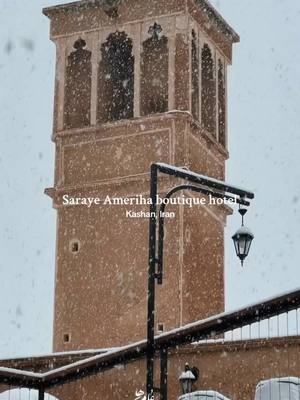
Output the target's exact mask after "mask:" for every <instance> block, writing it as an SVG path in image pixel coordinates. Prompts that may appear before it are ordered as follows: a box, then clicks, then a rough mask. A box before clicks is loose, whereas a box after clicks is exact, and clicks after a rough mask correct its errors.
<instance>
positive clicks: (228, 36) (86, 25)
mask: <svg viewBox="0 0 300 400" xmlns="http://www.w3.org/2000/svg"><path fill="white" fill-rule="evenodd" d="M111 10H117V12H116V13H110V11H111ZM43 13H44V14H45V15H46V16H47V17H49V18H50V20H51V38H52V39H53V38H56V37H61V36H65V35H70V34H72V33H76V32H78V33H79V32H83V31H93V30H99V29H102V28H104V27H107V26H112V25H115V24H117V25H124V24H130V23H134V22H137V21H139V20H140V21H142V20H150V19H153V18H156V17H162V16H168V15H171V14H177V15H179V14H190V15H191V16H192V18H193V19H194V20H195V21H197V22H198V23H199V24H200V25H201V27H202V29H203V31H205V32H206V33H207V34H208V35H209V36H210V37H211V38H213V40H214V41H215V42H216V44H219V45H220V47H223V49H224V42H225V43H226V45H227V46H225V47H227V49H226V53H227V54H226V56H227V57H228V59H230V60H231V46H232V44H233V43H236V42H239V36H238V34H237V33H236V32H235V31H234V29H233V28H231V26H230V25H229V24H228V23H227V22H226V21H225V20H224V18H223V17H222V16H221V15H220V14H219V13H218V11H217V10H216V9H215V8H214V7H213V6H212V5H211V3H210V2H209V1H208V0H164V1H163V2H161V1H158V0H149V1H146V2H145V1H144V0H82V1H76V2H71V3H66V4H60V5H56V6H53V7H46V8H44V9H43Z"/></svg>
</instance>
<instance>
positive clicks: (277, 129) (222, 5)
mask: <svg viewBox="0 0 300 400" xmlns="http://www.w3.org/2000/svg"><path fill="white" fill-rule="evenodd" d="M58 3H60V1H52V2H51V0H48V1H45V0H31V1H30V2H27V1H26V2H25V1H24V0H2V1H1V4H0V33H1V38H2V40H1V46H0V55H1V56H0V81H1V83H0V88H1V89H0V103H1V105H0V124H1V125H0V127H1V131H0V132H1V133H0V179H1V186H0V210H1V217H0V239H1V240H0V321H1V330H0V358H3V357H11V356H12V357H14V356H19V355H26V354H38V353H44V352H49V351H51V340H52V319H53V285H54V254H55V212H54V211H53V210H52V205H51V201H50V199H49V198H47V197H46V196H45V195H44V194H43V190H44V188H45V187H50V186H52V185H53V162H54V152H53V150H54V148H53V144H52V142H51V139H50V135H51V125H52V104H53V85H54V60H55V52H54V45H53V44H52V43H51V42H50V41H49V39H48V30H49V23H48V20H47V18H46V17H44V16H43V15H42V13H41V9H42V7H44V6H48V5H52V4H58ZM213 4H214V5H215V6H216V7H217V9H218V10H219V11H220V12H221V13H222V15H223V16H224V17H225V18H226V19H227V20H228V22H230V24H231V25H232V26H233V27H234V29H235V30H236V31H237V32H238V33H239V34H240V36H241V43H240V44H238V45H236V46H235V49H234V60H233V66H232V67H231V69H230V75H229V80H230V85H229V149H230V156H231V159H230V161H229V162H228V164H227V180H228V181H229V182H231V183H233V184H236V185H242V186H244V187H248V188H249V189H253V190H254V191H255V193H256V200H255V202H254V203H253V206H252V207H251V211H250V212H249V215H248V216H247V217H246V222H247V224H248V225H249V226H250V227H251V229H252V231H253V232H254V233H255V241H254V243H253V247H252V249H251V254H250V256H249V258H248V259H247V260H246V262H245V267H244V269H241V268H240V265H239V262H238V260H237V258H236V256H235V254H234V250H233V245H232V243H231V239H230V237H231V235H232V233H233V232H234V231H235V230H236V228H237V227H238V226H239V224H240V218H239V217H237V216H234V217H231V218H230V221H229V224H228V228H227V232H226V235H227V239H226V240H227V246H226V282H225V283H226V308H227V309H232V308H233V307H237V306H240V305H244V304H247V303H249V302H254V301H258V300H260V299H262V298H265V297H268V296H271V295H276V294H277V293H278V292H281V291H284V290H288V289H294V288H296V287H298V286H300V284H299V282H298V279H299V276H300V274H299V273H298V269H299V263H298V259H299V254H298V251H299V244H300V230H299V226H300V213H299V201H300V200H299V199H300V185H299V182H300V168H299V166H300V162H299V154H298V153H299V150H300V135H299V127H300V110H299V100H300V94H299V93H300V90H299V89H300V74H299V65H300V52H299V43H300V24H299V18H300V2H298V1H295V0H243V1H241V0H214V1H213Z"/></svg>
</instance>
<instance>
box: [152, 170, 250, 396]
mask: <svg viewBox="0 0 300 400" xmlns="http://www.w3.org/2000/svg"><path fill="white" fill-rule="evenodd" d="M158 173H161V174H165V175H168V176H173V177H176V178H179V179H182V180H184V181H185V184H180V185H178V186H175V187H173V188H172V189H171V190H170V191H169V192H168V193H167V194H166V196H165V199H168V198H170V197H171V196H172V195H173V194H174V193H176V192H177V191H180V190H189V191H194V192H198V193H202V194H205V195H209V196H211V197H214V198H221V199H224V200H225V199H226V200H232V201H234V202H235V203H238V204H240V205H242V206H249V205H250V203H249V202H248V201H247V200H246V199H253V198H254V194H253V193H252V192H250V191H247V190H244V189H241V188H238V187H235V186H231V185H228V184H227V183H225V182H223V181H220V180H217V179H214V178H210V177H208V176H204V175H200V174H197V173H195V172H192V171H189V170H186V169H184V168H178V167H174V166H172V165H169V164H164V163H156V164H152V165H151V173H150V174H151V178H150V198H151V202H150V218H149V259H148V303H147V383H146V384H147V400H150V399H151V398H153V395H154V391H159V392H160V394H161V398H162V400H167V376H166V370H167V350H165V351H161V380H160V382H161V387H160V388H154V386H153V375H154V356H155V350H156V349H155V342H154V322H155V281H156V280H157V283H158V284H162V281H163V244H164V214H163V211H164V209H165V206H166V202H164V201H163V202H162V204H161V206H160V213H159V219H158V221H159V226H158V228H159V229H158V232H159V237H158V243H157V241H156V228H157V184H158ZM239 237H240V236H239Z"/></svg>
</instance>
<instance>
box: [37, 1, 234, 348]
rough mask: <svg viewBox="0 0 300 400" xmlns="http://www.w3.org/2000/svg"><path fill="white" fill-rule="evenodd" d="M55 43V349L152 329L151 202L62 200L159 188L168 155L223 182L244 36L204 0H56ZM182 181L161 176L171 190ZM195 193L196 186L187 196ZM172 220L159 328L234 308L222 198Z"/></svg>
mask: <svg viewBox="0 0 300 400" xmlns="http://www.w3.org/2000/svg"><path fill="white" fill-rule="evenodd" d="M44 13H45V14H46V15H47V16H48V17H49V18H50V20H51V39H52V40H53V42H54V43H55V45H56V50H57V56H56V57H57V61H56V81H55V112H54V129H53V141H54V143H55V146H56V156H55V181H54V187H53V188H51V189H47V190H46V192H47V194H49V195H50V196H51V198H52V199H53V204H54V207H55V209H56V210H57V248H56V281H55V282H56V286H55V316H54V350H55V351H63V350H70V349H80V348H95V347H108V346H118V345H122V344H126V343H128V342H133V341H136V340H138V339H141V338H145V336H146V290H147V289H146V288H147V284H146V282H147V255H148V220H147V219H132V218H127V217H126V210H133V211H141V210H142V211H148V207H147V206H108V205H106V206H100V205H94V206H92V207H90V208H88V207H86V206H64V205H63V195H68V196H72V197H77V198H79V197H80V198H82V197H100V198H102V199H104V198H105V197H106V196H107V195H109V196H110V197H122V196H126V197H130V196H135V195H138V194H141V195H144V196H145V197H147V196H148V194H149V168H150V165H151V163H152V162H155V161H161V162H166V163H170V164H173V165H177V166H186V167H188V168H190V169H191V170H194V171H197V172H199V173H202V174H206V175H210V176H213V177H216V178H219V179H224V174H225V161H226V159H227V158H228V152H227V103H226V99H227V91H226V82H227V78H226V73H227V66H228V64H230V63H231V55H232V44H233V43H234V42H237V41H238V39H239V38H238V36H237V35H236V33H235V32H234V31H233V30H232V29H231V28H230V27H229V26H228V24H227V23H226V22H225V21H224V20H223V18H222V17H221V16H220V15H219V14H218V13H217V12H216V10H215V9H214V8H213V7H212V6H211V5H210V4H209V3H208V2H207V1H205V0H164V1H157V0H148V1H144V0H123V1H122V0H119V1H118V0H115V1H113V0H111V1H109V0H102V1H101V0H98V1H97V0H94V1H92V0H90V1H89V0H85V1H79V2H75V3H69V4H65V5H60V6H55V7H50V8H46V9H45V10H44ZM170 184H174V181H170V180H166V179H162V180H161V181H160V191H161V194H163V193H165V191H166V190H167V188H168V187H169V186H170ZM188 195H190V194H188V193H187V194H186V196H188ZM169 211H175V212H176V218H175V219H172V220H168V221H167V222H166V238H165V279H164V284H163V285H162V286H160V287H158V289H157V315H156V323H157V326H156V328H157V330H162V329H164V330H169V329H171V328H174V327H177V326H180V325H182V324H185V323H188V322H192V321H194V320H196V319H199V318H203V317H206V316H208V315H211V314H215V313H218V312H220V311H222V310H223V308H224V282H223V256H224V254H223V253H224V248H223V231H224V225H225V222H226V216H227V214H228V212H229V210H228V209H226V207H220V206H218V207H214V206H209V207H204V206H202V207H193V208H188V207H186V206H177V207H175V206H174V207H173V208H172V207H171V208H169Z"/></svg>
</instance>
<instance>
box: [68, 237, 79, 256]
mask: <svg viewBox="0 0 300 400" xmlns="http://www.w3.org/2000/svg"><path fill="white" fill-rule="evenodd" d="M70 252H71V253H78V252H79V241H78V240H71V242H70Z"/></svg>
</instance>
